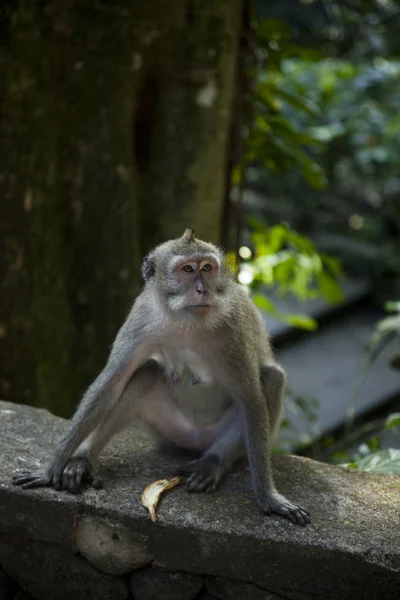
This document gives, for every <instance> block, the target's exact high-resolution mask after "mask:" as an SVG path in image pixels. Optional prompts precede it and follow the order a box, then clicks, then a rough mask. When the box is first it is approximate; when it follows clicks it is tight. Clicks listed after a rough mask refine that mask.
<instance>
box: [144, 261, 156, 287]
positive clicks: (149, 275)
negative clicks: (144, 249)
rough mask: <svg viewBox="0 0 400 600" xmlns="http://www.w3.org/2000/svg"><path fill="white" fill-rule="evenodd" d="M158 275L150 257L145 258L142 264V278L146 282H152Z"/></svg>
mask: <svg viewBox="0 0 400 600" xmlns="http://www.w3.org/2000/svg"><path fill="white" fill-rule="evenodd" d="M155 274H156V264H155V262H154V260H152V259H151V258H150V257H149V256H148V255H147V256H145V257H144V259H143V263H142V276H143V279H144V280H145V281H151V279H153V277H154V276H155Z"/></svg>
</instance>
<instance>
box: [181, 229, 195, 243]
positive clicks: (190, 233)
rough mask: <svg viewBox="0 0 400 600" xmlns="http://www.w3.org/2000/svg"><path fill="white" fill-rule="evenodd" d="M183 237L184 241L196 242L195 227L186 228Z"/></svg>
mask: <svg viewBox="0 0 400 600" xmlns="http://www.w3.org/2000/svg"><path fill="white" fill-rule="evenodd" d="M181 239H182V241H183V242H186V243H188V244H191V243H192V242H194V240H195V237H194V229H191V228H189V229H186V230H185V233H184V234H183V236H182V238H181Z"/></svg>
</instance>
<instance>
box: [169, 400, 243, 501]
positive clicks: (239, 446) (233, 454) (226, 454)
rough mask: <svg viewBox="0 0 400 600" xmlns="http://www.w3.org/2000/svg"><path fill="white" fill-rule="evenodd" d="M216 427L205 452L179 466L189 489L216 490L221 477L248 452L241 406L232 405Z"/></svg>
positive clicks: (198, 490) (199, 490) (189, 490)
mask: <svg viewBox="0 0 400 600" xmlns="http://www.w3.org/2000/svg"><path fill="white" fill-rule="evenodd" d="M217 427H218V429H219V432H218V435H217V436H216V439H215V441H214V442H213V443H212V444H211V446H210V447H209V448H208V450H206V452H205V453H204V454H203V456H202V457H201V458H198V459H197V460H193V461H191V462H189V463H187V464H185V465H182V466H181V467H179V469H178V473H179V474H180V475H183V476H185V477H187V491H188V492H206V493H208V492H215V490H216V489H217V487H218V484H219V482H220V481H221V479H222V477H223V476H224V475H225V474H226V473H227V472H228V471H229V469H230V468H231V467H232V465H233V464H234V462H236V460H238V459H239V458H240V457H241V456H243V455H244V453H245V447H244V444H243V431H242V424H241V419H240V415H239V410H238V407H235V406H232V407H231V408H229V409H228V411H227V412H226V413H225V415H224V416H223V417H222V418H221V420H220V422H219V423H218V425H217Z"/></svg>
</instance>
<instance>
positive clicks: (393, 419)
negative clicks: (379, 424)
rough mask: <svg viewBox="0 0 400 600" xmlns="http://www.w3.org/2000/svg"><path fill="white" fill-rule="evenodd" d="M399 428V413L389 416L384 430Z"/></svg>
mask: <svg viewBox="0 0 400 600" xmlns="http://www.w3.org/2000/svg"><path fill="white" fill-rule="evenodd" d="M399 426H400V413H392V414H390V415H389V416H388V417H387V419H386V421H385V429H396V428H397V427H399Z"/></svg>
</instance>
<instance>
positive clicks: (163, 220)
mask: <svg viewBox="0 0 400 600" xmlns="http://www.w3.org/2000/svg"><path fill="white" fill-rule="evenodd" d="M241 5H242V0H174V2H169V1H168V2H167V1H166V0H147V1H146V2H134V0H118V1H116V2H112V3H111V2H105V1H104V0H102V1H101V0H98V1H97V2H94V1H90V2H89V1H86V2H85V1H83V2H82V1H80V2H78V1H77V0H52V1H44V2H40V3H39V2H32V1H31V0H20V1H16V0H15V1H14V2H13V3H11V4H9V8H8V11H6V12H3V14H2V17H1V18H2V21H1V23H0V31H1V39H0V69H1V73H2V79H1V83H0V85H1V89H0V115H1V121H0V212H1V221H0V274H1V279H2V282H3V289H2V295H1V297H0V352H1V358H0V360H1V366H0V373H1V376H0V393H1V396H2V397H3V398H4V399H6V400H13V401H17V402H21V401H25V402H28V403H31V404H35V405H37V406H46V407H47V408H49V409H50V410H52V411H53V412H55V413H56V414H59V415H63V416H68V415H69V414H70V413H71V411H72V408H73V407H74V405H75V404H76V402H77V401H78V400H79V397H80V395H81V393H82V392H83V390H84V388H85V387H86V386H87V385H88V384H89V383H90V381H91V380H92V379H93V377H94V376H95V375H96V374H97V373H98V371H99V370H100V369H101V368H102V366H103V364H104V361H105V360H106V357H107V354H108V352H109V348H110V344H111V342H112V340H113V338H114V336H115V334H116V331H117V329H118V327H119V326H120V325H121V324H122V322H123V320H124V318H125V316H126V313H127V311H128V309H129V306H130V304H131V302H132V301H133V299H134V297H135V295H136V293H137V291H138V289H139V286H140V279H139V266H140V260H141V256H142V255H143V253H144V252H145V251H147V249H148V248H149V247H150V246H152V245H154V244H156V243H158V242H160V241H162V240H164V239H166V238H169V237H172V236H176V235H179V234H180V233H181V232H182V230H183V229H184V228H185V227H187V226H193V227H194V228H195V229H196V231H197V232H198V234H199V235H203V236H205V237H207V238H208V239H211V240H213V241H218V231H219V218H220V215H221V210H222V199H223V185H224V171H225V164H226V160H227V157H226V137H227V132H228V124H229V118H230V106H231V98H232V92H233V85H234V67H235V64H236V54H237V49H238V38H239V30H240V23H241V21H240V16H241Z"/></svg>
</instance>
